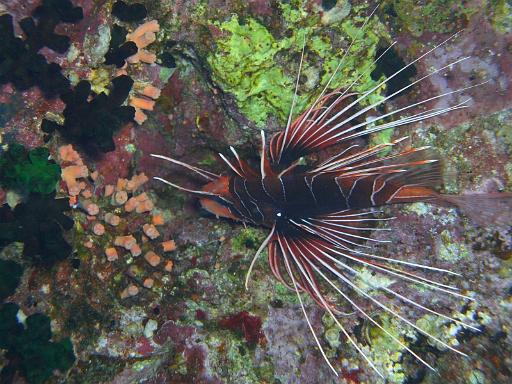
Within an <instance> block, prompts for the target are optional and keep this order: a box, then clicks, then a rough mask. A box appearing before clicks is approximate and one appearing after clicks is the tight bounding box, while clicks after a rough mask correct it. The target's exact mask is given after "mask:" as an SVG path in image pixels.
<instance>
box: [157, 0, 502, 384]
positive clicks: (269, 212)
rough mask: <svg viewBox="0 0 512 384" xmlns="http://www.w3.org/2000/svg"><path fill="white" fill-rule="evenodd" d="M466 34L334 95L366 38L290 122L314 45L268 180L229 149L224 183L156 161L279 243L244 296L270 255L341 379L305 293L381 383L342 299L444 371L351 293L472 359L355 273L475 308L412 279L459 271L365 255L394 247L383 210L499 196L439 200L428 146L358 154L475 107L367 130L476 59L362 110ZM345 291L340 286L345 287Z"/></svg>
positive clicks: (267, 165) (219, 208)
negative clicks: (187, 175)
mask: <svg viewBox="0 0 512 384" xmlns="http://www.w3.org/2000/svg"><path fill="white" fill-rule="evenodd" d="M376 9H377V8H375V10H376ZM375 10H374V11H373V12H372V14H371V15H370V16H369V17H368V18H367V19H366V21H365V22H364V23H363V25H362V26H361V27H360V28H359V32H360V31H362V30H363V28H364V26H365V24H366V23H367V22H368V20H369V18H370V17H371V16H372V15H373V13H374V12H375ZM457 35H458V33H457V34H455V35H453V36H451V37H449V38H448V39H446V40H445V41H443V42H442V43H440V44H438V45H436V46H435V47H433V48H432V49H430V50H428V51H427V52H426V53H424V54H422V55H421V56H419V57H418V58H416V59H415V60H414V61H412V62H411V63H409V64H407V65H405V66H404V67H403V68H401V69H399V70H398V71H397V72H395V73H394V74H392V75H391V76H389V77H387V78H386V79H385V80H382V81H381V82H379V83H378V84H377V85H376V86H374V87H373V88H371V89H370V90H368V91H366V92H364V93H362V94H357V93H355V92H351V89H352V87H353V86H354V84H355V83H356V82H357V81H358V80H359V79H360V78H361V77H362V76H363V74H364V73H363V74H361V75H359V76H358V78H357V79H356V80H355V81H354V82H353V83H352V84H351V85H350V86H349V87H347V88H346V89H336V90H333V91H329V85H330V84H331V82H332V80H333V78H334V76H335V75H336V73H337V72H338V70H339V69H340V67H341V65H342V63H343V60H344V58H345V56H346V55H347V54H348V52H349V51H350V48H351V47H352V45H353V44H354V42H355V40H356V38H357V37H356V38H354V40H353V41H352V43H351V44H350V46H349V47H348V49H347V50H346V51H345V53H344V56H343V57H342V58H341V60H340V62H339V64H338V66H337V68H336V69H335V71H334V73H333V74H332V75H331V76H330V79H329V80H328V82H327V84H326V85H325V86H324V87H323V90H322V91H321V93H320V95H319V96H318V97H317V98H316V100H315V101H314V102H313V103H312V105H311V106H310V107H309V108H307V109H306V111H305V112H303V113H302V114H300V115H299V116H298V117H297V118H296V119H294V120H293V119H292V116H293V113H294V108H295V106H296V102H297V90H298V86H299V78H300V73H301V69H302V63H303V59H304V50H305V42H304V45H303V48H302V55H301V60H300V65H299V71H298V72H299V73H298V75H297V80H296V83H295V93H294V98H293V101H292V105H291V108H290V113H289V117H288V121H287V124H286V128H285V129H284V130H283V131H281V132H278V133H277V134H275V135H274V136H273V137H272V138H271V139H270V140H269V142H268V143H267V140H266V138H265V133H264V131H261V150H260V162H259V167H258V168H259V169H258V168H255V167H253V166H251V165H250V164H249V162H248V161H246V160H244V159H242V158H241V157H240V156H239V154H238V153H237V151H236V150H235V149H234V148H233V147H230V150H231V152H232V155H233V156H232V157H228V156H226V155H224V154H221V153H219V156H220V158H221V159H222V160H223V161H224V162H225V164H226V165H227V166H228V167H229V172H228V173H226V174H221V175H219V174H215V173H213V172H210V171H208V170H204V169H201V168H198V167H196V166H193V165H189V164H186V163H184V162H181V161H179V160H176V159H173V158H170V157H167V156H163V155H157V154H151V156H153V157H156V158H160V159H164V160H167V161H170V162H172V163H174V164H177V165H179V166H182V167H185V168H186V169H188V170H190V171H192V172H195V173H196V174H198V175H199V176H201V177H202V178H204V179H205V180H206V181H207V183H206V184H205V185H204V186H203V187H202V188H201V189H199V190H193V189H189V188H185V187H182V186H179V185H176V184H174V183H172V182H170V181H168V180H165V179H163V178H160V177H155V179H157V180H159V181H161V182H164V183H166V184H168V185H170V186H172V187H174V188H177V189H179V190H182V191H185V192H187V193H191V194H193V195H196V196H198V197H199V200H200V204H201V206H202V207H203V208H205V209H206V210H207V211H209V212H211V213H213V214H215V215H216V216H217V217H222V218H228V219H232V220H236V221H239V222H243V223H244V225H245V224H250V225H255V226H263V227H267V228H269V229H270V233H269V234H268V236H267V237H266V239H265V240H264V241H263V243H262V244H261V246H260V247H259V249H258V250H257V252H256V254H255V256H254V258H253V260H252V262H251V264H250V267H249V270H248V272H247V277H246V281H245V286H246V288H247V287H248V282H249V277H250V274H251V271H252V269H253V267H254V265H255V261H256V259H257V258H258V256H259V255H260V254H261V252H262V251H263V250H264V249H265V248H267V249H268V262H269V265H270V268H271V270H272V273H273V274H274V276H275V278H276V279H277V280H278V281H279V282H281V283H282V284H284V285H285V286H286V287H287V288H288V289H290V290H291V291H293V292H295V293H296V295H297V298H298V301H299V304H300V307H301V309H302V312H303V315H304V318H305V320H306V322H307V324H308V326H309V329H310V330H311V333H312V335H313V338H314V340H315V342H316V345H317V346H318V348H319V350H320V353H321V354H322V356H323V358H324V359H325V361H326V362H327V364H328V365H329V367H330V369H331V370H332V371H333V372H334V373H335V374H336V375H338V373H337V371H336V370H335V368H334V367H333V365H332V364H331V362H330V361H329V359H328V358H327V356H326V353H325V351H324V348H323V347H322V343H321V342H320V340H319V338H318V336H317V334H316V332H315V329H314V327H313V325H312V323H311V321H310V317H309V316H308V313H307V311H306V307H305V305H304V302H303V298H302V296H301V294H303V293H306V294H308V295H309V296H310V297H311V298H312V299H313V300H314V301H315V302H316V303H317V304H318V305H319V306H320V307H321V308H323V309H324V310H325V311H326V312H327V313H328V314H329V316H330V317H331V318H332V319H333V320H334V322H335V323H336V325H337V326H338V327H339V329H340V330H341V332H342V333H343V334H344V336H345V337H346V338H347V340H348V341H349V342H350V343H351V344H352V345H353V347H354V348H355V349H356V350H357V351H358V352H359V353H360V354H361V356H362V357H363V358H364V359H365V360H366V361H367V362H368V364H369V365H370V366H371V367H372V368H373V369H374V370H375V372H376V373H377V374H378V375H379V376H381V377H382V378H384V376H383V374H382V373H381V372H380V371H379V369H378V368H377V367H376V366H375V365H374V364H373V362H372V361H371V360H370V359H369V358H368V356H367V355H366V354H365V353H364V352H363V350H362V349H361V348H360V346H358V344H357V343H356V342H355V341H354V338H353V336H351V335H350V334H349V332H348V331H347V330H346V328H345V327H344V326H343V325H342V324H341V322H340V316H341V315H343V314H344V312H343V311H342V310H341V308H340V306H339V304H338V302H337V301H336V300H334V299H333V295H332V293H334V294H336V295H339V296H338V297H340V298H343V299H344V300H345V302H346V303H348V304H350V306H352V308H353V309H354V311H355V312H356V313H359V314H361V315H362V316H363V317H364V318H365V319H366V320H367V321H369V322H370V323H371V324H373V325H374V326H375V327H377V328H379V329H380V330H381V331H382V332H383V333H385V334H386V335H388V336H389V337H390V338H391V339H393V340H394V342H396V343H397V344H398V345H400V346H401V347H402V348H404V349H405V350H407V351H408V352H409V353H410V354H411V355H412V356H414V357H415V358H416V359H417V360H419V361H420V362H421V363H422V364H424V365H425V366H426V367H428V368H429V369H432V370H434V371H435V369H434V368H433V367H432V366H431V365H430V364H429V363H427V362H426V361H425V360H424V359H423V358H422V357H420V356H419V355H418V354H417V353H415V352H414V351H413V350H411V349H410V348H409V347H408V346H407V345H405V344H404V343H403V342H402V341H400V340H399V339H398V338H397V337H395V336H394V335H393V334H391V333H390V332H389V331H388V330H386V329H385V328H384V327H383V326H382V325H381V324H380V323H379V322H378V321H377V320H376V319H374V318H373V317H372V316H371V315H370V314H369V313H368V312H367V311H365V310H364V309H363V308H362V307H361V306H360V305H358V304H357V302H356V301H355V300H354V299H353V298H352V297H351V294H350V292H347V291H346V290H344V289H343V288H348V289H349V290H350V291H352V292H355V293H356V294H357V295H360V296H361V297H363V298H364V299H366V300H368V301H369V302H371V303H373V304H374V305H375V306H376V307H378V308H380V309H382V310H383V311H385V312H388V313H390V314H391V315H392V316H395V317H396V318H398V319H399V320H401V321H403V322H404V323H406V324H407V325H409V326H410V327H412V328H413V329H415V330H416V331H417V332H419V333H421V334H423V335H425V336H427V337H428V338H430V339H432V340H435V341H436V342H437V343H439V344H441V345H442V346H444V347H445V348H448V349H450V350H452V351H454V352H456V353H458V354H461V355H464V356H465V354H464V353H463V352H461V351H459V350H457V349H455V348H454V347H452V346H451V345H449V344H447V343H446V342H444V341H443V340H441V339H439V338H437V337H436V336H434V335H432V334H430V333H428V332H427V331H426V330H424V329H422V328H420V327H419V326H417V325H416V324H414V323H413V322H412V321H410V320H408V319H407V318H406V317H404V316H402V315H401V314H400V313H398V312H396V311H395V310H394V309H392V308H391V307H390V306H389V305H386V304H384V303H381V302H380V301H378V300H376V299H375V298H374V297H372V296H371V295H370V294H369V293H368V292H367V291H365V290H364V289H362V288H360V287H359V286H358V285H357V284H356V283H355V282H354V278H355V277H358V276H359V275H360V274H361V272H360V270H357V269H356V268H354V266H356V265H359V266H362V267H364V268H369V269H371V270H372V271H375V272H377V273H381V274H387V275H390V276H393V277H396V278H399V279H402V280H404V281H405V282H407V283H414V284H420V285H422V286H424V287H427V288H429V289H431V290H433V291H435V292H437V293H440V294H447V295H452V296H455V297H458V298H462V299H466V300H474V299H473V298H472V297H469V296H466V295H464V294H462V293H460V292H459V291H458V289H457V288H456V287H453V286H451V285H447V284H444V283H441V282H438V281H435V280H433V279H431V278H427V277H425V276H422V275H420V274H418V273H416V272H414V270H415V269H423V270H424V271H429V272H434V273H445V274H449V275H455V276H460V274H458V273H456V272H453V271H450V270H446V269H442V268H437V267H433V266H428V265H422V264H417V263H413V262H408V261H405V260H399V259H393V258H390V257H384V256H379V255H376V254H373V253H370V252H369V251H362V250H361V248H363V249H365V248H366V249H368V248H370V247H369V246H367V245H365V244H364V242H368V243H371V242H374V243H379V242H384V241H383V240H376V239H372V238H371V237H370V236H369V234H368V233H369V232H370V231H374V230H386V228H382V227H381V226H380V227H377V225H379V224H383V223H384V222H385V221H388V220H391V219H394V218H392V217H388V218H383V217H380V216H378V215H377V214H378V213H382V211H378V210H376V209H378V207H382V206H386V205H392V204H402V203H413V202H427V203H437V204H443V205H445V204H448V205H455V206H458V207H459V208H464V207H465V206H466V207H467V206H468V205H470V204H471V203H472V202H474V201H475V200H474V199H472V198H471V196H475V197H477V200H479V201H484V200H486V199H487V198H489V197H491V200H492V198H493V197H495V196H489V195H480V196H481V197H483V199H481V200H480V199H478V196H479V195H471V196H448V195H443V194H440V193H438V192H436V187H438V186H439V185H440V184H441V182H440V180H441V166H440V161H439V159H438V158H437V157H436V156H435V155H434V154H433V152H432V151H431V150H430V149H429V147H421V148H410V149H406V150H402V151H401V152H398V153H393V152H391V154H388V151H389V148H390V147H391V148H392V147H395V146H396V145H397V144H399V143H400V142H401V141H403V140H404V139H405V138H400V139H397V140H394V141H392V142H390V143H386V144H379V145H375V146H369V147H361V145H360V144H358V143H356V139H357V138H361V137H364V136H367V135H369V134H371V133H375V132H379V131H382V130H384V129H388V128H394V127H399V126H402V125H406V124H412V123H416V122H420V121H423V120H426V119H430V118H433V117H436V116H439V115H443V114H445V113H448V112H450V111H453V110H457V109H461V108H466V107H467V104H466V103H467V101H468V100H466V101H464V102H461V103H459V104H457V105H454V106H449V107H446V108H433V109H428V110H425V111H422V112H419V113H416V114H412V115H410V116H406V117H401V118H399V119H397V120H394V121H388V122H385V121H383V120H384V119H387V118H389V117H391V116H393V115H397V114H399V113H403V112H404V111H406V110H409V109H412V108H414V107H418V106H422V105H425V104H427V103H429V102H431V101H433V100H436V99H439V98H442V97H445V96H448V95H450V94H454V93H461V92H463V91H465V90H467V89H469V88H472V87H475V85H473V86H470V87H466V88H463V89H458V90H456V91H450V92H446V93H443V94H440V95H437V96H434V97H430V98H427V99H424V100H422V101H419V102H415V103H413V104H410V105H407V106H405V107H402V108H400V109H396V110H394V111H391V112H388V113H385V114H383V115H380V116H377V117H371V118H367V119H362V117H364V116H365V114H367V112H369V111H371V110H374V109H375V108H377V107H378V106H379V105H382V104H383V103H385V102H386V101H387V100H389V99H390V98H392V97H394V96H396V95H398V94H401V93H403V92H404V91H405V90H407V89H408V88H410V87H412V86H414V85H416V84H418V83H420V82H422V81H424V80H425V79H427V78H430V77H431V76H433V75H435V74H437V73H440V72H442V71H443V70H446V69H448V68H449V67H451V66H453V65H455V64H457V63H459V62H461V61H463V60H465V59H467V58H468V57H463V58H460V59H458V60H456V61H454V62H452V63H450V64H448V65H446V66H443V67H442V68H438V69H435V70H433V71H431V72H430V73H428V74H426V75H424V76H423V77H421V78H419V79H417V80H415V81H413V82H411V83H410V84H408V85H406V86H404V87H403V88H401V89H399V90H398V91H396V92H394V93H392V94H390V95H387V96H385V97H383V98H382V99H381V100H380V101H378V102H375V103H373V104H371V105H368V106H366V107H364V108H363V107H360V106H361V102H362V101H364V100H365V99H367V98H368V96H370V95H371V94H372V93H374V92H376V91H377V90H378V89H381V87H383V86H384V85H385V84H386V83H388V82H389V81H390V80H391V79H393V78H394V77H396V76H397V75H399V74H400V73H401V72H402V71H404V70H406V69H407V68H408V67H410V66H412V65H414V64H415V63H416V62H418V61H419V60H421V59H423V58H424V57H425V56H427V55H429V54H431V53H432V52H433V51H434V50H436V49H437V48H439V47H440V46H442V45H444V44H446V43H447V42H448V41H450V40H452V39H453V38H454V37H456V36H457ZM393 45H394V43H393V44H391V45H390V47H389V48H388V49H387V50H386V51H384V52H383V53H382V54H381V55H380V56H379V57H378V58H377V59H376V60H375V62H374V64H375V63H376V62H377V61H378V60H380V59H381V57H382V56H383V55H385V54H386V53H387V51H388V50H389V49H390V48H391V47H392V46H393ZM292 120H293V121H292ZM335 145H338V147H341V149H340V150H339V151H338V153H336V154H335V155H334V156H331V157H329V158H327V159H326V160H324V161H321V162H317V163H316V164H313V165H303V164H304V161H303V158H305V157H307V156H308V155H312V154H316V153H319V152H321V151H324V150H326V149H327V148H329V147H332V146H335ZM505 195H506V196H505ZM501 197H506V199H507V200H510V197H511V196H510V194H501ZM336 281H338V282H339V283H341V284H340V285H338V284H336ZM378 288H379V289H381V290H382V291H384V292H385V293H387V294H389V295H391V296H393V297H395V298H396V299H398V300H400V301H402V302H404V303H406V304H408V305H410V306H413V307H417V308H420V309H421V310H423V311H425V312H428V313H431V314H435V315H437V316H440V317H442V318H444V319H446V320H448V321H452V322H454V323H456V324H458V325H461V326H463V327H465V328H468V329H472V330H473V331H479V328H477V327H475V326H472V325H470V324H466V323H464V322H462V321H460V320H458V319H455V318H453V317H450V316H448V315H445V314H442V313H440V312H437V311H435V310H434V309H432V308H429V307H427V306H424V305H422V304H420V303H417V302H415V301H413V300H411V299H410V298H408V297H406V296H404V295H402V294H401V293H399V292H397V291H395V290H393V289H391V288H389V287H378Z"/></svg>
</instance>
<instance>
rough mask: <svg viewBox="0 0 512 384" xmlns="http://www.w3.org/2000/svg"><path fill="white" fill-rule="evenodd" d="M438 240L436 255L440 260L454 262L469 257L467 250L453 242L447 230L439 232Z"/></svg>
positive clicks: (458, 243)
mask: <svg viewBox="0 0 512 384" xmlns="http://www.w3.org/2000/svg"><path fill="white" fill-rule="evenodd" d="M440 240H441V241H440V244H439V249H438V255H439V258H440V259H441V260H445V261H451V262H455V261H459V260H462V259H465V258H467V257H469V250H468V248H467V247H466V246H465V245H464V244H463V243H460V242H458V241H457V240H454V239H453V236H452V235H451V233H450V232H449V231H448V230H446V229H445V230H444V231H442V232H441V236H440Z"/></svg>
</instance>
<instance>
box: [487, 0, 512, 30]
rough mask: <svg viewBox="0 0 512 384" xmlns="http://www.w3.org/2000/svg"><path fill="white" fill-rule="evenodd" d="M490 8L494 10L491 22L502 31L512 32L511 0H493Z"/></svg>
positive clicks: (496, 28)
mask: <svg viewBox="0 0 512 384" xmlns="http://www.w3.org/2000/svg"><path fill="white" fill-rule="evenodd" d="M489 10H491V11H492V16H491V19H490V20H491V24H492V26H493V28H494V29H495V30H496V31H498V32H500V33H510V32H512V3H511V2H510V0H491V1H490V2H489Z"/></svg>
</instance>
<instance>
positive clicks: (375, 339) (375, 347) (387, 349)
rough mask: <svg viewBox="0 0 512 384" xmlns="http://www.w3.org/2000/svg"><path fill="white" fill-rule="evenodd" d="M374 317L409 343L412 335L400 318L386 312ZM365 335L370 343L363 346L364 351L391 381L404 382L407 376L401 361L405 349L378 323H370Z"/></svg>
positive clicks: (386, 328) (403, 341) (405, 343)
mask: <svg viewBox="0 0 512 384" xmlns="http://www.w3.org/2000/svg"><path fill="white" fill-rule="evenodd" d="M374 319H375V321H376V322H377V323H379V324H380V325H381V326H382V328H384V329H385V330H386V331H387V332H388V333H389V334H390V335H393V336H394V337H396V338H397V339H398V340H400V341H401V342H402V343H403V344H404V345H408V341H407V339H409V338H410V336H411V335H410V334H408V333H407V331H406V330H405V328H404V327H403V324H401V322H400V320H399V319H397V318H395V317H393V316H388V315H387V314H385V313H380V314H379V315H377V316H374ZM365 335H366V339H367V341H368V343H369V345H367V346H363V347H362V349H363V352H364V353H365V354H366V355H367V356H368V358H369V359H370V360H371V361H372V362H374V364H375V366H376V367H377V368H378V369H379V370H380V371H381V372H383V373H384V375H385V376H386V379H387V380H388V381H389V382H390V383H402V382H403V381H404V380H405V378H406V374H405V372H404V368H403V367H402V363H401V362H402V359H403V357H402V355H403V352H404V350H402V349H401V347H400V346H399V345H398V344H396V342H395V341H393V339H392V338H391V337H390V336H389V335H388V334H386V332H384V331H383V330H382V329H380V328H379V327H377V326H376V325H373V324H369V325H368V326H367V327H366V329H365Z"/></svg>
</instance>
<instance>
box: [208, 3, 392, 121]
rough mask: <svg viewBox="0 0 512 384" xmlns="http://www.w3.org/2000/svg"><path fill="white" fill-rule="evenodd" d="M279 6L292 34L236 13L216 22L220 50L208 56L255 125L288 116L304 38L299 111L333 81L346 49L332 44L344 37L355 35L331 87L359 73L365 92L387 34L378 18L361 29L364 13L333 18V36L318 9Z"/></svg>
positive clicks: (346, 82) (349, 38) (359, 87)
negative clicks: (278, 32)
mask: <svg viewBox="0 0 512 384" xmlns="http://www.w3.org/2000/svg"><path fill="white" fill-rule="evenodd" d="M280 8H281V12H282V16H283V17H282V19H283V20H284V25H283V28H284V29H285V34H286V35H287V36H289V37H283V38H281V39H278V38H276V37H275V36H273V34H272V33H271V32H270V31H269V30H268V29H267V28H266V27H265V26H264V25H262V24H260V23H259V22H258V21H256V20H255V19H252V18H248V19H244V20H240V19H239V17H238V16H237V15H233V16H232V17H231V19H230V20H228V21H226V22H224V23H219V22H213V24H214V25H215V26H217V27H218V28H220V30H221V31H223V32H224V37H222V38H220V39H218V40H217V41H216V43H217V50H216V52H214V53H212V54H210V55H209V56H208V58H207V59H208V63H209V64H210V66H211V68H212V72H213V78H214V80H215V81H216V82H217V83H219V84H220V85H221V86H222V88H223V89H224V90H225V91H226V92H230V93H232V94H233V95H234V96H235V99H236V101H237V104H238V106H239V108H240V109H241V111H242V112H243V113H244V114H245V115H246V116H247V117H248V118H250V119H251V120H252V121H254V122H255V123H256V125H257V126H259V127H263V126H264V125H265V123H266V122H267V119H268V118H269V117H271V116H273V117H275V118H277V120H278V121H279V122H280V123H284V122H285V121H286V119H287V116H288V113H289V110H290V106H291V104H292V99H293V94H294V84H295V76H296V73H297V71H298V64H299V57H300V52H301V50H302V45H303V42H304V41H306V55H305V60H304V63H303V74H304V75H305V76H306V78H307V79H306V83H305V84H304V85H303V86H301V87H300V89H299V91H302V92H299V97H298V100H297V107H296V109H295V112H296V113H300V112H302V111H303V110H304V109H305V108H306V107H307V106H308V105H309V103H311V102H312V101H313V100H314V99H315V98H316V97H317V96H318V94H319V93H320V91H321V90H322V87H323V86H324V85H325V84H327V82H328V81H329V78H330V77H331V75H332V74H333V72H334V70H335V69H336V67H337V66H338V64H339V63H340V60H341V58H342V57H343V55H344V51H343V49H337V48H334V47H333V46H335V45H338V44H339V43H340V42H344V43H345V44H343V45H344V46H347V47H348V45H349V44H350V42H351V41H352V40H353V39H355V40H356V41H355V43H354V44H353V45H352V48H351V50H350V52H349V54H348V55H347V56H345V57H344V59H343V62H342V65H341V67H340V69H339V71H338V73H337V75H336V76H335V77H334V78H333V80H332V82H331V84H330V88H332V89H334V88H338V87H348V86H349V85H350V84H352V83H353V82H354V80H356V78H358V76H361V77H360V78H359V79H358V81H357V82H356V84H354V87H353V90H354V91H357V92H364V91H366V90H368V89H370V88H371V87H373V86H375V85H376V84H377V82H375V81H374V80H372V79H371V76H370V73H371V70H370V69H371V68H370V66H371V65H372V63H373V60H374V58H375V52H376V49H377V45H378V43H379V41H380V39H381V38H382V37H383V36H385V34H386V32H385V29H384V27H383V26H382V25H381V24H380V23H379V22H378V20H376V19H372V20H371V21H370V22H369V26H368V28H366V30H365V31H362V32H359V25H360V23H361V22H362V21H363V20H364V17H359V16H354V17H353V18H351V19H347V20H345V21H343V22H341V23H337V24H333V25H331V26H330V27H331V28H332V29H334V30H335V32H336V35H337V37H336V40H337V41H336V42H333V41H331V37H330V35H329V34H328V33H327V32H326V31H325V29H322V28H319V27H320V26H321V21H320V17H319V14H318V13H312V14H308V12H306V11H305V10H304V7H303V2H302V1H295V2H293V4H292V5H291V4H281V5H280ZM362 10H363V8H362V7H355V9H354V12H356V14H357V13H358V12H362ZM362 37H364V38H362ZM378 97H379V94H378V93H376V94H373V95H371V96H369V97H368V98H367V100H366V102H367V103H371V102H374V101H375V100H377V99H378Z"/></svg>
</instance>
